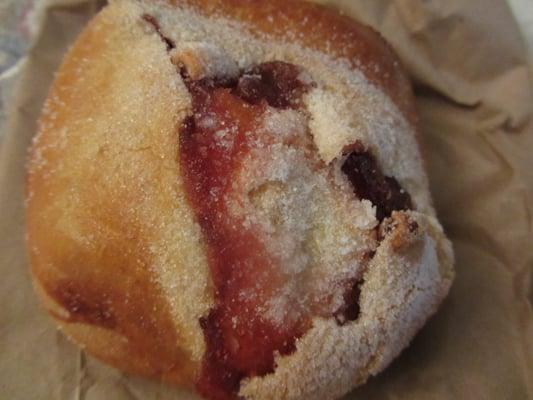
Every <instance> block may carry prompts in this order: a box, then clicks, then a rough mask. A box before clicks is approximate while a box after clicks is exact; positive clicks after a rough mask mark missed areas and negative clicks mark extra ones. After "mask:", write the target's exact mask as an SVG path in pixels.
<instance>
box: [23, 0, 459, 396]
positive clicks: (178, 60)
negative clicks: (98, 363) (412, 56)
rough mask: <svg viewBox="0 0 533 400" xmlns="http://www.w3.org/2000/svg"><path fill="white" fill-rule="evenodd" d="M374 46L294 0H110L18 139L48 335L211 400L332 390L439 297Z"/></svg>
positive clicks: (353, 377)
mask: <svg viewBox="0 0 533 400" xmlns="http://www.w3.org/2000/svg"><path fill="white" fill-rule="evenodd" d="M417 135H418V133H417V128H416V116H415V112H414V103H413V98H412V94H411V89H410V84H409V81H408V79H407V77H406V75H405V73H404V72H403V70H402V68H401V66H400V64H399V62H398V60H397V58H396V56H395V55H394V53H393V51H392V50H391V48H390V47H389V46H388V45H387V44H386V43H385V42H384V40H383V39H382V38H381V37H380V36H379V35H378V34H377V33H375V32H374V31H372V30H371V29H370V28H367V27H365V26H362V25H360V24H358V23H356V22H354V21H352V20H350V19H348V18H346V17H343V16H340V15H338V14H337V13H335V12H334V11H332V10H330V9H326V8H323V7H321V6H317V5H312V4H310V3H305V2H297V1H293V0H271V1H268V2H266V1H265V2H258V1H254V0H225V1H223V0H189V1H186V0H183V1H155V0H143V1H140V0H138V1H135V0H115V1H110V4H109V5H108V6H107V7H105V8H104V9H103V10H102V11H101V12H100V13H99V14H98V15H97V16H96V17H95V18H94V19H93V20H92V21H91V22H90V23H89V25H88V26H87V28H86V29H85V30H84V31H83V33H82V34H81V35H80V37H79V39H78V40H77V41H76V43H75V44H74V46H73V47H72V49H71V50H70V51H69V52H68V54H67V55H66V57H65V60H64V62H63V64H62V66H61V68H60V70H59V72H58V74H57V77H56V79H55V81H54V83H53V85H52V88H51V90H50V93H49V96H48V99H47V100H46V103H45V106H44V109H43V112H42V116H41V119H40V130H39V133H38V134H37V136H36V137H35V140H34V143H33V145H32V148H31V151H30V158H29V164H28V178H27V233H28V248H29V254H30V260H31V267H32V274H33V278H34V284H35V288H36V290H37V292H38V293H39V295H40V297H41V299H42V301H43V303H44V305H45V307H46V308H47V310H48V311H49V313H50V314H51V315H52V317H53V318H54V319H55V321H56V322H57V323H58V325H59V327H60V329H61V330H62V331H63V332H64V333H65V334H66V335H67V336H68V337H69V338H71V339H72V340H73V341H74V342H76V343H77V344H79V345H80V346H82V347H83V348H84V349H85V350H86V351H87V352H88V353H90V354H92V355H94V356H96V357H98V358H100V359H102V360H104V361H106V362H107V363H109V364H112V365H114V366H116V367H118V368H120V369H123V370H125V371H128V372H131V373H135V374H141V375H144V376H148V377H153V378H157V379H161V380H164V381H167V382H171V383H175V384H179V385H185V386H188V387H190V388H191V389H194V390H196V391H197V392H198V393H199V394H201V395H202V396H204V397H205V398H207V399H237V398H243V399H335V398H338V397H339V396H342V395H343V394H345V393H347V392H348V391H349V390H350V389H351V388H353V387H355V386H356V385H359V384H361V383H363V382H365V381H366V380H367V379H368V378H369V376H371V375H375V374H377V373H378V372H380V371H381V370H383V369H384V368H385V367H386V366H387V365H388V364H389V363H390V362H391V361H392V360H393V359H394V358H395V357H396V356H397V355H398V354H399V353H400V351H401V350H402V349H403V348H405V347H406V346H407V344H408V343H409V341H410V340H411V339H412V338H413V336H414V335H415V334H416V332H417V331H418V330H419V329H420V328H421V327H422V325H423V324H424V323H425V322H426V320H427V319H428V318H429V317H430V316H431V315H432V314H433V313H434V312H435V311H436V309H437V307H438V305H439V304H440V303H441V301H442V300H443V298H444V297H445V296H446V294H447V292H448V290H449V287H450V284H451V282H452V279H453V253H452V249H451V245H450V243H449V241H448V240H447V239H446V237H445V236H444V234H443V231H442V228H441V226H440V225H439V223H438V221H437V220H436V217H435V212H434V210H433V208H432V205H431V199H430V194H429V190H428V183H427V178H426V175H425V172H424V167H423V160H422V157H421V153H420V149H419V144H418V140H417V139H418V138H417Z"/></svg>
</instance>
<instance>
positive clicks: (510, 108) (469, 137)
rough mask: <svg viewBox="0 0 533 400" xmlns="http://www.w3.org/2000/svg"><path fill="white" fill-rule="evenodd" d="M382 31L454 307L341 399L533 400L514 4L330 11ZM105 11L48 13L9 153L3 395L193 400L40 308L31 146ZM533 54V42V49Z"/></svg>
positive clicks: (532, 101) (23, 83)
mask: <svg viewBox="0 0 533 400" xmlns="http://www.w3.org/2000/svg"><path fill="white" fill-rule="evenodd" d="M319 2H321V3H328V4H330V5H332V4H334V5H336V6H337V7H338V8H339V9H341V10H342V11H344V12H345V13H346V14H348V15H352V16H354V17H356V18H358V19H359V20H361V21H363V22H365V23H367V24H370V25H372V26H374V27H376V28H378V30H380V31H381V32H382V33H383V35H384V36H386V37H387V38H388V39H389V41H390V42H391V43H392V45H393V47H394V48H395V49H396V50H397V52H398V53H399V54H400V56H401V58H402V61H403V63H404V64H405V65H406V67H407V68H408V71H409V73H410V74H411V75H412V76H413V77H414V78H415V80H416V82H417V85H418V89H420V90H417V105H418V108H419V114H420V125H421V131H422V133H423V136H424V138H423V139H424V140H423V141H424V142H425V143H427V147H426V149H425V151H424V153H425V154H426V159H427V164H428V171H429V175H430V182H431V187H432V192H433V195H434V199H435V205H436V208H437V211H438V214H439V218H440V221H441V222H442V223H443V225H444V227H445V229H446V231H447V233H448V234H449V236H450V238H451V239H452V241H453V243H454V248H455V252H456V256H457V264H456V269H457V279H456V281H455V283H454V286H453V287H452V291H451V294H450V297H449V298H448V299H447V300H446V302H445V304H444V305H443V307H442V308H441V310H440V311H439V312H438V313H437V315H436V316H435V317H434V318H433V319H432V320H431V321H430V322H429V324H428V325H427V326H426V327H425V328H424V329H423V330H422V331H421V333H420V334H419V335H418V337H417V338H416V339H415V340H414V342H413V344H412V345H411V347H410V348H409V349H407V350H406V351H405V352H404V354H403V355H402V356H401V357H400V358H399V359H398V360H397V361H395V362H394V363H393V364H392V366H391V367H390V368H389V369H388V370H387V371H385V372H384V373H383V374H381V375H379V376H378V377H376V378H373V379H371V380H370V382H369V383H368V384H366V385H365V386H363V387H361V388H359V389H356V390H355V391H354V392H353V393H352V394H350V395H348V396H347V397H346V398H345V400H349V399H351V400H354V399H365V400H373V399H376V400H377V399H390V398H394V399H399V400H400V399H405V400H407V399H409V400H411V399H415V400H416V399H428V398H431V399H435V400H452V399H457V398H483V399H487V400H499V399H502V398H516V399H526V398H533V387H532V385H533V313H532V308H531V302H532V301H533V282H532V280H531V276H532V270H533V246H532V244H531V243H533V223H532V209H533V159H532V158H531V151H532V150H533V121H532V120H531V119H530V118H529V117H530V116H531V114H532V112H533V96H532V80H531V71H533V68H532V65H527V64H526V61H525V60H526V55H525V49H524V47H523V42H522V40H521V38H520V35H519V32H518V29H517V28H516V24H515V22H514V21H513V19H512V16H511V13H510V11H509V9H508V7H507V5H506V3H505V1H503V0H469V1H459V0H449V1H448V0H440V1H437V0H433V1H422V0H380V1H366V2H355V1H350V0H321V1H319ZM101 3H102V2H99V1H96V0H92V1H91V0H44V1H43V2H42V5H41V7H42V9H41V11H40V12H41V14H39V13H37V14H36V16H35V20H36V21H40V22H42V26H41V27H42V29H37V30H36V38H35V44H34V45H33V46H32V49H31V51H30V53H29V54H28V56H27V58H26V59H25V60H24V61H23V62H21V64H20V65H21V70H20V82H19V84H18V85H17V87H18V89H17V90H16V96H15V97H14V99H13V101H12V104H11V108H10V109H11V112H10V120H9V126H8V127H7V130H6V132H5V139H4V140H3V145H2V147H1V148H0V213H1V214H0V254H2V257H1V258H0V274H1V276H2V277H3V279H2V280H1V281H0V296H1V297H0V300H1V301H2V304H3V305H4V306H3V307H2V308H0V324H1V326H2V327H3V328H2V329H1V330H0V343H1V345H0V354H1V356H0V387H1V388H2V397H3V398H4V397H5V398H7V399H25V400H32V399H51V398H53V399H59V400H67V399H68V400H70V399H79V400H82V399H83V400H107V399H112V400H137V399H138V400H140V399H156V398H157V399H159V400H171V399H172V400H178V399H179V400H185V399H196V398H197V397H195V396H194V395H193V394H190V393H188V392H186V391H184V390H180V389H177V388H171V387H169V386H166V385H165V384H161V383H157V382H152V381H149V380H144V379H140V378H136V377H131V376H128V375H125V374H123V373H121V372H120V371H117V370H115V369H113V368H111V367H108V366H105V365H103V364H102V363H100V362H99V361H97V360H95V359H94V358H92V357H90V356H85V355H84V354H83V353H82V352H81V351H80V350H78V349H77V348H76V347H75V346H74V345H72V344H70V343H69V342H68V341H67V340H66V339H65V338H64V337H63V336H62V334H60V333H57V332H56V330H55V327H54V326H53V323H52V322H51V321H50V319H48V317H47V316H46V315H45V314H44V312H43V310H42V309H41V308H39V307H38V306H37V300H36V297H35V295H34V294H33V292H32V288H31V285H30V282H29V273H28V265H27V259H26V255H25V254H26V253H25V249H24V239H23V206H22V204H23V190H24V189H23V185H24V163H25V162H24V160H25V157H26V147H27V145H28V143H29V141H30V139H31V137H32V136H33V134H34V132H35V129H36V123H35V121H36V119H37V117H38V114H39V110H40V108H41V105H42V102H43V100H44V97H45V96H46V92H47V88H48V86H49V84H50V81H51V79H52V77H53V72H54V71H55V69H56V68H57V65H58V63H59V61H60V54H61V53H62V52H64V51H65V49H66V48H67V47H68V45H69V44H70V43H71V41H72V40H73V38H74V37H75V35H76V33H77V32H78V30H79V29H80V28H81V26H82V25H83V23H84V22H85V21H86V20H87V18H88V16H89V15H91V14H92V13H94V12H95V10H96V9H97V8H98V5H99V4H101ZM532 43H533V42H532Z"/></svg>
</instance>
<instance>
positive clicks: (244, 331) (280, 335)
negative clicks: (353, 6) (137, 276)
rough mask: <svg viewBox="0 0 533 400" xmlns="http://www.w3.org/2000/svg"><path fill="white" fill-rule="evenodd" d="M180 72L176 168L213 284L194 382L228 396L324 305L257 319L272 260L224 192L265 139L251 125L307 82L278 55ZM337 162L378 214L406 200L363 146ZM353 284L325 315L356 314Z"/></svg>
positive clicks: (272, 293) (207, 392)
mask: <svg viewBox="0 0 533 400" xmlns="http://www.w3.org/2000/svg"><path fill="white" fill-rule="evenodd" d="M182 75H183V77H184V80H185V83H186V84H187V86H188V89H189V92H190V94H191V97H192V104H193V112H194V113H193V115H192V116H191V117H189V118H187V119H186V121H185V122H184V124H183V126H182V128H181V131H180V136H179V138H180V139H179V141H180V167H181V171H182V176H183V179H184V184H185V189H186V192H187V196H188V200H189V203H190V204H191V207H192V208H193V210H194V212H195V214H196V219H197V221H198V222H199V224H200V226H201V229H202V232H203V236H204V238H205V240H206V243H207V246H206V247H207V253H208V262H209V267H210V272H211V277H212V281H213V284H214V288H215V305H214V307H213V308H212V309H211V310H210V312H209V314H208V315H207V316H205V317H203V318H202V319H201V320H200V325H201V327H202V330H203V332H204V336H205V341H206V354H205V356H204V359H203V362H202V367H201V372H200V375H199V377H198V381H197V390H198V391H199V392H200V394H202V395H203V396H205V397H207V398H210V399H217V400H218V399H222V400H225V399H236V398H238V391H239V387H240V383H241V380H242V379H243V378H245V377H253V376H262V375H265V374H268V373H270V372H273V371H274V369H275V355H276V354H281V355H286V354H289V353H291V352H293V351H294V350H295V341H296V339H297V338H299V337H301V336H302V335H303V334H304V333H305V332H306V331H307V330H308V329H309V328H310V325H311V319H312V317H313V316H314V315H322V314H323V313H324V312H323V311H321V308H320V305H311V307H310V309H309V311H307V312H304V313H297V314H296V315H297V317H295V318H289V319H288V320H287V321H284V322H283V323H282V324H274V323H273V322H272V321H271V320H269V319H268V318H265V316H264V312H265V309H267V308H268V304H269V302H270V301H271V300H273V299H275V297H276V291H277V290H278V289H280V288H282V287H283V285H284V279H285V277H284V275H283V272H282V267H281V266H280V265H279V260H278V259H276V258H275V257H274V256H273V255H272V254H270V253H269V251H267V249H266V248H265V244H264V243H263V241H262V240H261V238H260V237H259V235H258V232H257V230H256V229H255V228H254V226H253V225H250V224H249V223H247V221H246V220H245V219H246V218H245V216H236V215H235V213H232V212H231V210H230V209H229V206H228V204H229V203H228V201H227V200H228V199H229V198H231V199H237V201H238V199H239V196H242V195H243V194H242V193H240V192H239V190H241V189H240V188H238V187H237V188H236V187H235V185H234V183H235V182H237V181H238V179H237V176H238V174H239V171H242V170H243V168H246V165H245V161H246V159H247V156H249V155H250V153H251V151H252V150H253V149H254V148H255V149H257V148H258V146H259V148H262V147H265V148H267V147H268V141H269V140H272V139H271V138H270V139H269V135H265V134H263V135H261V134H259V133H258V132H261V128H262V124H263V122H264V117H265V113H266V112H267V111H268V110H269V109H271V108H277V109H287V108H291V109H298V108H299V106H300V103H301V98H302V95H303V94H304V93H305V91H306V90H308V85H306V84H305V83H303V82H302V81H301V80H300V79H299V77H300V76H301V71H300V69H298V68H297V67H296V66H294V65H291V64H287V63H282V62H269V63H264V64H260V65H257V66H255V67H253V68H251V69H249V70H247V71H244V72H243V74H242V75H241V76H240V77H239V78H236V79H224V78H217V79H207V78H206V79H202V80H199V81H193V80H191V79H189V78H188V77H187V73H186V71H185V70H183V71H182ZM262 129H264V126H263V128H262ZM359 150H361V149H359ZM265 151H268V150H265ZM342 171H343V172H344V173H345V174H346V175H347V177H348V179H349V180H350V181H351V183H352V184H353V186H354V192H355V193H356V195H357V196H358V197H359V198H365V199H369V200H370V201H372V202H373V203H374V204H375V205H376V207H377V210H378V211H377V212H378V218H379V219H380V220H382V219H383V218H385V217H386V216H389V215H390V213H391V212H392V210H398V209H404V208H410V207H411V200H410V197H409V195H408V194H407V193H406V192H404V191H403V190H402V189H401V187H400V185H399V184H398V183H397V182H396V181H395V180H394V179H393V178H389V177H386V176H384V175H383V174H382V173H381V171H380V170H379V168H378V165H377V163H376V161H375V159H374V158H373V157H372V156H371V155H370V153H368V152H364V151H358V150H354V151H353V152H352V153H351V154H350V155H349V156H348V158H347V159H346V161H345V163H344V164H343V166H342ZM359 286H360V281H359V280H358V279H354V280H351V281H349V282H346V284H345V285H344V304H343V305H342V306H341V307H340V308H339V309H338V310H337V311H335V312H334V313H333V315H331V311H330V312H329V314H328V315H329V316H333V317H334V318H335V319H336V320H337V322H338V323H339V324H340V325H342V324H344V323H346V322H347V321H353V320H356V319H357V317H358V315H359Z"/></svg>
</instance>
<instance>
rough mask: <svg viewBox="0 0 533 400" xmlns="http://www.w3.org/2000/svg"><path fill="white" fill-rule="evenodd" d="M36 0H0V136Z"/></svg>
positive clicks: (28, 38) (27, 43) (29, 31)
mask: <svg viewBox="0 0 533 400" xmlns="http://www.w3.org/2000/svg"><path fill="white" fill-rule="evenodd" d="M38 1H39V0H0V138H1V135H2V132H3V129H2V126H3V123H4V121H5V118H6V115H5V113H6V104H7V102H8V98H9V94H10V92H11V88H12V87H13V83H14V81H15V77H16V75H17V73H18V71H19V70H20V60H21V59H22V57H23V56H24V54H25V52H26V51H27V49H28V47H29V46H30V42H31V37H32V31H33V28H34V24H33V23H32V22H31V21H32V20H33V18H32V11H33V10H34V7H35V4H36V3H37V2H38Z"/></svg>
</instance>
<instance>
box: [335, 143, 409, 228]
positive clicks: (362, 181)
mask: <svg viewBox="0 0 533 400" xmlns="http://www.w3.org/2000/svg"><path fill="white" fill-rule="evenodd" d="M342 172H344V174H345V175H346V176H347V177H348V180H349V181H350V182H351V183H352V186H353V188H354V192H355V194H356V195H357V197H359V198H360V199H367V200H370V201H371V202H372V204H374V205H375V206H376V217H377V219H378V220H379V221H383V220H384V219H385V218H387V217H390V216H391V214H392V212H393V211H399V210H409V209H411V208H412V207H413V205H412V201H411V196H410V195H409V193H407V191H405V190H404V189H402V187H401V186H400V184H399V183H398V181H397V180H396V179H394V178H392V177H389V176H385V175H384V174H383V172H381V169H380V168H379V165H378V163H377V161H376V159H375V158H374V157H373V156H372V154H370V153H369V152H368V151H354V152H352V153H350V154H349V155H348V158H347V159H346V161H345V162H344V164H343V165H342Z"/></svg>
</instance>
